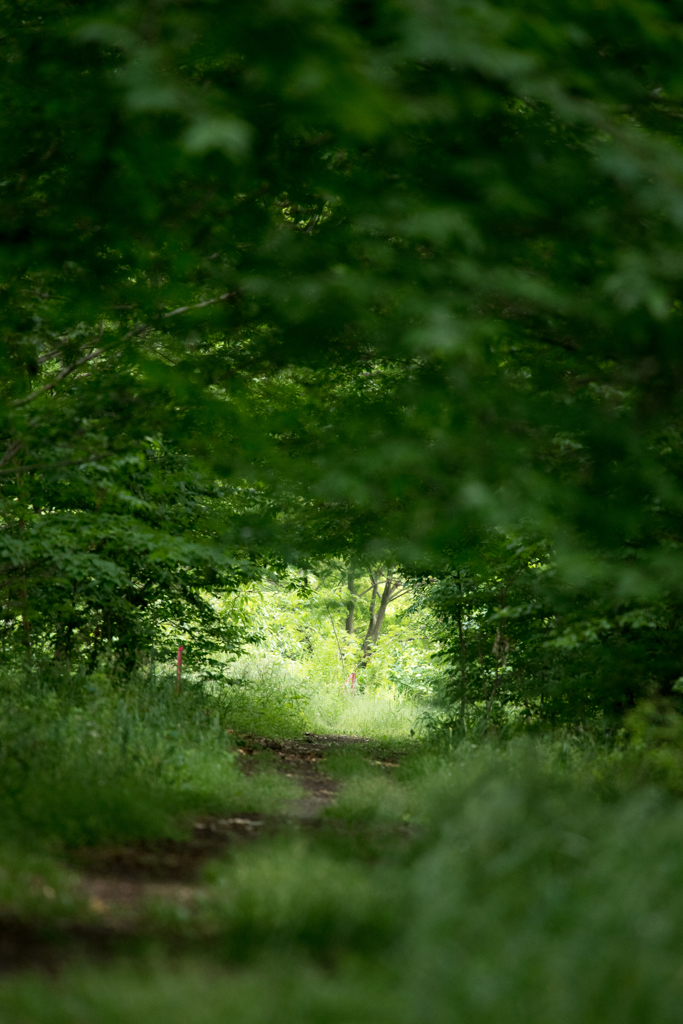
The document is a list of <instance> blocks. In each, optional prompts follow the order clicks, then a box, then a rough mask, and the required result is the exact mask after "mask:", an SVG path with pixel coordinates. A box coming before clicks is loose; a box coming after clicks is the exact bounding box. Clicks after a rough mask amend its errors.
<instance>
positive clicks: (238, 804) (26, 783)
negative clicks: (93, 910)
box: [0, 667, 292, 847]
mask: <svg viewBox="0 0 683 1024" xmlns="http://www.w3.org/2000/svg"><path fill="white" fill-rule="evenodd" d="M227 728H229V715H228V711H227V709H226V707H225V705H224V704H223V703H222V702H221V700H220V697H219V696H217V695H215V694H211V693H209V692H207V690H206V688H205V687H204V686H203V685H201V684H199V683H192V682H191V681H186V682H185V684H184V686H183V689H182V691H181V693H180V694H179V695H177V694H176V693H175V686H174V680H173V678H172V677H171V676H162V677H158V678H157V679H156V680H150V679H149V678H145V677H142V676H140V677H137V678H133V679H129V680H126V681H122V680H117V678H116V676H115V674H113V673H111V672H108V671H106V670H102V671H99V672H97V673H95V674H94V675H91V676H85V675H78V674H71V673H61V674H60V673H56V672H54V671H51V670H50V669H49V668H47V667H46V668H43V669H36V670H35V671H33V672H25V671H24V672H15V673H10V672H5V673H4V674H3V675H2V676H1V677H0V820H1V821H2V837H3V838H5V839H10V838H12V837H14V839H15V840H17V841H19V840H21V838H22V837H33V839H34V840H40V841H42V842H44V843H47V844H48V845H51V846H52V847H59V846H60V845H61V846H79V845H86V844H92V843H98V842H108V841H115V840H124V839H128V838H136V839H144V838H153V837H160V836H171V835H179V834H180V831H182V820H183V817H184V816H186V815H187V814H189V813H190V812H192V811H195V810H198V809H202V810H205V811H224V810H231V809H233V810H242V811H247V810H259V809H264V808H266V807H275V806H279V805H280V804H281V802H282V800H283V799H284V798H286V796H287V794H288V793H289V792H290V791H291V789H292V787H291V786H290V785H288V783H287V780H285V779H282V778H281V777H279V776H275V775H274V774H272V773H271V775H270V776H268V775H262V776H260V777H259V778H258V779H247V778H245V776H244V775H242V774H241V773H240V772H239V770H238V768H237V765H236V763H235V754H234V753H233V750H232V743H231V739H230V734H229V733H228V732H226V729H227ZM179 830H180V831H179Z"/></svg>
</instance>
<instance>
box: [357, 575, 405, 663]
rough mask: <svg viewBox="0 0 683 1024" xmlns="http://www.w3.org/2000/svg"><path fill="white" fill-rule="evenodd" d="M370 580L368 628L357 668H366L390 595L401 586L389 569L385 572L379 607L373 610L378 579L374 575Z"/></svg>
mask: <svg viewBox="0 0 683 1024" xmlns="http://www.w3.org/2000/svg"><path fill="white" fill-rule="evenodd" d="M370 579H371V580H372V599H371V601H370V621H369V623H368V630H367V633H366V634H365V639H364V640H363V646H362V647H361V660H360V662H359V665H358V667H359V668H366V667H367V664H368V661H369V660H370V657H371V656H372V652H373V650H374V648H375V646H376V645H377V641H378V640H379V635H380V633H381V632H382V626H383V625H384V616H385V615H386V613H387V608H388V607H389V604H390V603H391V599H392V597H393V596H394V595H395V594H396V591H397V590H399V589H400V588H401V583H400V581H398V580H394V579H393V578H392V576H391V570H390V571H389V572H388V573H387V576H386V579H385V581H384V589H383V590H382V596H381V598H380V602H379V608H377V611H375V605H376V604H377V597H378V595H379V587H380V580H379V578H376V577H375V576H371V577H370Z"/></svg>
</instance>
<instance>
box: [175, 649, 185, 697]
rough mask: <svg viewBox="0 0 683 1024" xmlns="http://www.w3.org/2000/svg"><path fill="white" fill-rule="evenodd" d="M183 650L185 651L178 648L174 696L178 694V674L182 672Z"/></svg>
mask: <svg viewBox="0 0 683 1024" xmlns="http://www.w3.org/2000/svg"><path fill="white" fill-rule="evenodd" d="M184 650H185V648H184V647H179V648H178V672H177V682H176V684H175V692H176V694H178V693H180V673H181V670H182V667H183V651H184Z"/></svg>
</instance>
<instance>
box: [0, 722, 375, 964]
mask: <svg viewBox="0 0 683 1024" xmlns="http://www.w3.org/2000/svg"><path fill="white" fill-rule="evenodd" d="M235 739H236V741H237V744H238V745H237V748H236V749H237V753H238V755H239V767H240V770H241V771H242V772H244V774H246V775H251V774H254V773H258V772H259V771H262V770H264V768H270V769H275V771H277V772H278V773H281V774H283V775H284V776H286V777H287V778H289V779H291V780H292V781H294V782H295V783H297V784H298V785H299V786H300V787H301V790H302V796H301V797H299V798H297V799H294V800H290V801H288V802H287V804H286V805H284V806H283V807H282V811H281V813H278V814H271V815H265V814H254V813H246V812H245V813H243V814H235V815H232V816H230V817H219V816H197V817H196V818H195V820H194V821H193V823H192V834H191V835H190V836H189V837H188V838H186V839H162V840H139V841H133V842H130V843H125V844H116V845H109V846H93V847H86V848H82V849H79V850H74V851H71V852H70V853H69V855H68V861H69V863H70V864H71V866H72V868H73V869H75V871H76V872H77V874H78V879H77V883H76V891H77V893H78V895H79V896H80V897H81V898H83V899H84V900H85V903H86V904H87V907H88V908H89V911H90V914H89V920H88V921H83V920H79V921H69V920H64V921H62V922H60V923H59V924H57V926H56V927H54V926H53V927H50V928H48V929H47V930H46V928H45V925H44V924H42V925H36V927H35V928H33V927H32V926H31V925H30V924H29V923H27V922H26V921H22V922H19V921H17V922H13V921H11V920H4V921H2V922H0V972H3V973H4V972H8V971H9V972H12V971H16V970H21V969H25V968H27V967H40V968H43V969H47V970H49V971H54V970H57V969H59V968H60V967H61V966H62V964H63V963H65V962H67V961H71V960H73V959H74V958H87V959H92V958H95V959H98V958H99V957H104V958H105V959H106V958H108V957H109V956H110V955H111V954H112V953H115V952H116V950H117V949H118V948H120V947H121V942H123V943H124V944H128V943H130V941H131V940H135V939H138V938H139V939H142V940H145V939H146V940H149V939H150V938H151V937H153V933H151V932H150V917H149V910H150V906H155V905H156V907H157V909H159V910H161V911H162V915H165V916H168V915H171V917H173V916H175V917H177V918H178V919H179V920H182V918H183V916H184V915H187V916H189V915H190V914H191V913H192V909H193V907H197V906H199V905H200V904H201V902H202V900H203V899H206V898H207V897H208V893H207V891H206V887H205V886H204V885H203V884H202V881H201V872H202V869H203V867H204V866H205V865H206V864H207V863H208V862H209V861H211V860H213V859H215V858H219V857H221V856H224V855H225V854H226V853H227V852H229V851H230V849H238V848H239V847H242V846H244V844H247V843H252V842H254V841H256V840H259V839H262V838H266V837H272V836H274V835H276V834H277V833H279V832H284V831H289V832H291V831H292V830H308V829H311V828H313V829H315V828H318V827H319V826H320V825H321V823H322V818H323V814H324V812H325V810H326V809H327V808H328V807H329V806H330V805H331V804H333V802H334V800H335V797H336V794H337V792H338V790H339V788H340V783H339V782H338V781H337V780H335V779H333V778H331V777H330V776H329V775H327V774H326V773H325V772H324V771H323V770H322V769H321V762H324V758H325V757H326V756H327V755H329V754H330V753H332V752H335V751H339V750H343V749H348V748H349V747H351V746H356V747H362V748H365V749H367V753H368V756H369V757H372V756H373V755H375V756H380V757H382V756H384V757H386V752H384V753H383V754H378V752H377V750H376V744H374V743H373V742H372V741H370V740H369V739H366V738H363V737H355V736H332V735H318V734H312V733H307V734H304V735H303V737H301V738H298V739H275V738H270V737H260V736H253V735H244V734H238V735H236V736H235ZM374 763H376V764H382V763H384V762H383V761H381V760H377V761H375V762H374ZM386 764H387V766H392V767H393V766H394V762H393V754H392V759H391V760H387V761H386Z"/></svg>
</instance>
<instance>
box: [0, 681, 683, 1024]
mask: <svg viewBox="0 0 683 1024" xmlns="http://www.w3.org/2000/svg"><path fill="white" fill-rule="evenodd" d="M20 683H21V685H20ZM87 686H89V687H91V689H87ZM87 686H86V685H85V684H84V685H81V684H80V683H79V682H78V680H76V681H74V680H71V681H70V682H69V683H68V685H67V684H65V683H64V681H62V683H61V684H57V683H55V682H54V681H53V682H52V683H51V684H50V685H48V684H47V683H46V682H45V681H44V680H43V681H42V682H40V683H38V682H36V681H35V680H34V681H33V683H32V682H31V681H30V680H28V681H27V680H26V679H23V680H19V678H18V677H16V678H10V679H6V680H5V683H4V689H3V691H2V694H3V701H4V703H3V716H2V727H1V729H2V732H1V733H0V735H1V736H2V745H1V748H0V750H1V755H0V756H2V758H3V774H2V780H3V781H2V796H1V800H2V808H3V819H2V820H3V823H4V825H3V838H2V844H1V845H0V904H1V906H2V914H3V920H4V922H5V924H7V923H8V922H10V923H11V922H14V923H16V922H24V923H25V924H26V923H30V924H31V926H32V927H33V928H37V929H42V930H43V932H44V934H45V935H46V936H48V937H51V941H53V942H56V943H60V942H67V941H68V937H69V935H70V931H71V930H72V929H73V928H75V927H83V926H85V925H87V926H88V927H94V926H95V925H97V922H98V920H99V923H100V926H101V927H103V928H104V927H105V926H106V923H107V922H106V921H105V920H102V917H103V915H102V912H101V911H98V910H97V908H96V909H95V910H93V908H92V906H89V905H88V903H87V901H86V900H84V899H83V896H82V894H80V890H79V888H78V882H77V879H76V877H75V875H74V874H73V873H71V872H70V871H69V870H68V869H67V868H66V867H65V866H64V863H63V861H62V860H61V854H62V851H64V850H65V849H66V848H67V847H68V846H69V844H74V843H79V844H83V843H88V842H90V843H93V842H100V843H101V842H111V841H113V840H115V839H117V838H119V839H120V838H121V837H125V838H126V839H128V840H129V841H130V840H134V839H135V838H145V837H149V836H150V835H160V836H163V835H176V836H182V834H183V828H184V824H183V823H184V822H185V821H186V820H187V815H188V814H190V813H192V814H194V813H198V812H199V811H202V810H203V811H208V812H209V813H210V812H211V810H212V809H220V810H221V813H222V812H223V811H224V810H225V809H229V810H230V811H231V812H234V813H237V812H239V811H242V812H246V811H247V810H257V811H259V812H260V813H261V814H268V813H272V812H276V811H280V810H282V808H283V806H284V805H285V802H286V801H287V800H288V799H289V798H291V797H292V796H293V795H295V793H296V792H297V790H296V786H295V785H294V782H293V780H288V779H284V778H282V776H280V775H276V774H275V773H274V772H273V771H272V769H270V770H269V769H268V768H267V767H266V768H264V767H263V766H261V768H260V770H259V771H258V772H256V773H255V774H253V775H251V776H249V777H245V776H244V775H242V774H241V773H240V772H239V771H238V769H237V766H236V763H235V762H236V755H235V754H234V745H233V742H232V739H231V737H232V736H233V735H234V733H230V732H227V731H226V730H228V729H234V728H235V725H234V724H232V725H231V724H230V714H231V707H232V706H233V705H232V704H231V698H230V697H228V699H226V700H225V701H223V700H222V699H221V697H220V694H218V695H217V693H216V692H215V691H214V692H211V691H210V690H207V689H206V688H204V687H201V686H200V685H199V684H196V685H194V686H188V687H187V689H186V691H185V692H184V693H183V694H181V698H180V699H177V698H176V697H175V695H174V694H173V691H172V686H170V684H166V683H164V682H163V681H161V682H159V684H158V686H157V688H156V690H154V689H150V686H149V684H148V683H146V684H145V685H144V686H142V685H140V686H139V687H137V689H136V687H135V686H132V687H129V688H128V689H126V690H123V689H121V688H117V686H116V685H115V684H111V683H107V682H106V680H104V679H100V680H99V681H98V680H95V681H94V682H93V681H91V682H89V683H88V684H87ZM231 692H235V691H231ZM266 713H268V714H269V715H270V719H269V721H270V724H271V727H272V728H273V729H274V728H275V723H277V720H278V715H280V716H283V715H284V716H285V717H284V719H283V718H282V717H281V718H280V720H281V721H284V722H285V725H286V728H287V729H291V727H292V723H291V718H290V719H287V717H286V716H287V715H288V714H289V712H288V711H287V709H286V708H284V709H283V708H282V707H280V708H278V707H277V706H274V707H273V708H271V710H270V712H268V709H267V707H266V706H265V705H264V706H263V707H262V708H261V709H260V710H258V714H259V715H262V716H264V715H266ZM240 714H242V715H245V714H246V709H245V707H242V709H241V711H240ZM22 716H23V717H22ZM241 721H243V719H242V720H241ZM31 723H33V724H31ZM287 723H289V724H287ZM126 730H127V732H126ZM93 733H95V734H97V735H93ZM124 737H125V743H124ZM682 751H683V728H682V723H681V722H679V720H678V719H677V718H676V716H675V714H674V713H673V712H672V711H671V709H670V708H667V707H666V706H664V705H662V704H657V703H656V702H650V703H649V704H647V705H643V706H642V707H641V708H640V709H639V710H638V711H637V712H636V713H634V715H633V716H632V718H631V721H630V734H629V736H627V735H626V734H624V736H622V737H621V738H620V740H619V742H618V743H616V742H613V743H612V744H611V745H608V744H606V743H604V742H598V741H596V740H595V739H593V738H591V737H590V736H589V735H587V734H584V735H583V736H577V735H574V736H570V735H549V736H543V737H540V736H539V737H519V738H517V739H514V740H511V741H508V742H506V743H496V742H494V741H489V742H487V743H481V744H478V745H476V746H475V745H472V744H470V743H465V742H462V743H460V744H459V745H457V746H443V745H442V746H437V745H430V744H429V743H428V742H427V741H426V740H423V741H420V742H418V741H415V740H413V741H411V742H409V743H403V744H402V745H401V744H400V743H397V742H394V745H393V747H392V746H390V745H388V744H387V743H386V741H385V742H384V743H383V744H377V743H370V744H366V745H354V746H353V747H350V748H349V749H342V750H335V751H333V752H331V753H330V754H329V755H328V756H327V757H326V758H325V760H324V761H323V762H322V764H320V765H319V768H320V769H321V770H322V771H323V772H324V773H325V774H326V775H328V776H331V777H332V778H333V779H336V780H337V781H338V782H339V784H340V787H341V788H340V790H339V793H338V796H337V799H336V801H335V802H334V803H333V804H332V805H331V806H330V807H329V808H328V809H327V810H326V811H325V812H324V814H323V815H322V818H321V819H320V820H319V821H317V822H314V823H310V822H309V823H301V824H299V825H297V824H296V822H290V823H289V824H288V825H284V826H283V827H282V828H281V829H280V830H279V831H277V832H271V833H269V834H267V835H264V836H263V837H261V838H258V839H254V840H253V841H251V842H249V843H248V844H244V845H242V846H237V847H235V848H234V849H232V850H228V851H227V852H226V853H225V854H223V855H222V856H220V857H218V858H217V859H215V860H214V861H213V862H211V863H209V864H207V865H206V866H205V868H204V869H203V873H202V875H201V877H200V878H199V879H197V884H196V886H194V888H193V890H192V894H193V895H192V898H191V899H189V900H184V901H179V900H174V898H173V896H172V894H166V895H164V894H163V893H161V894H159V893H157V894H156V895H154V896H152V897H150V898H149V899H147V900H146V902H145V903H144V905H142V906H141V908H140V910H139V914H138V917H137V918H136V920H135V923H134V928H133V930H132V931H131V930H130V928H129V932H125V930H124V931H123V932H121V933H120V934H119V935H118V939H117V943H116V945H115V951H114V954H113V955H110V957H109V959H108V960H107V961H106V962H104V963H98V964H96V965H95V964H93V963H92V962H90V963H89V962H87V959H86V961H85V962H78V961H69V959H68V958H66V960H65V962H64V965H63V967H62V969H61V970H60V971H59V972H58V973H57V975H56V976H53V977H50V976H47V975H45V974H42V973H40V972H38V973H35V972H34V971H31V970H29V971H22V972H20V973H17V974H14V975H7V976H6V977H4V978H3V979H2V980H1V981H0V1021H2V1022H3V1024H4V1022H8V1024H33V1022H35V1024H57V1022H59V1024H81V1022H82V1024H86V1022H87V1024H109V1022H111V1024H115V1022H116V1024H119V1022H120V1024H124V1022H126V1024H128V1022H136V1024H137V1022H140V1024H142V1022H144V1024H148V1022H151V1024H154V1022H155V1021H159V1022H162V1021H163V1022H164V1024H176V1022H177V1024H180V1022H181V1021H182V1022H186V1021H188V1020H191V1021H192V1022H193V1024H194V1022H199V1024H202V1022H207V1024H214V1022H215V1024H218V1022H225V1021H236V1022H237V1021H239V1022H240V1024H241V1022H254V1024H267V1022H271V1021H272V1022H275V1021H277V1022H282V1021H285V1022H287V1021H292V1022H295V1021H296V1022H297V1024H307V1022H311V1024H324V1022H328V1021H329V1022H333V1024H334V1022H339V1024H342V1022H344V1024H347V1022H348V1024H356V1022H363V1021H373V1022H383V1021H387V1022H389V1021H391V1022H392V1024H396V1022H400V1021H404V1022H406V1024H417V1022H423V1021H429V1022H435V1024H441V1022H443V1024H446V1022H448V1024H450V1022H458V1024H459V1022H462V1024H494V1022H495V1024H500V1022H503V1024H505V1022H510V1024H513V1022H514V1024H516V1022H520V1024H522V1022H524V1024H549V1022H553V1024H617V1022H618V1024H624V1022H626V1024H630V1022H634V1024H635V1022H642V1021H648V1022H667V1024H668V1022H671V1024H673V1022H674V1021H675V1022H678V1021H679V1020H680V1008H681V1005H682V1001H683V968H682V966H681V965H682V964H683V804H682V803H681V800H680V794H681V792H682V791H683V756H682ZM102 782H103V783H104V784H103V785H101V784H100V783H102ZM98 915H99V917H98ZM105 917H106V915H105ZM79 948H80V950H81V953H80V954H79V955H82V953H83V947H79ZM112 950H114V947H112Z"/></svg>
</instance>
